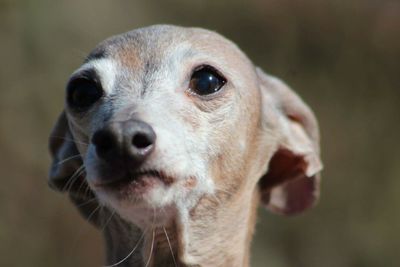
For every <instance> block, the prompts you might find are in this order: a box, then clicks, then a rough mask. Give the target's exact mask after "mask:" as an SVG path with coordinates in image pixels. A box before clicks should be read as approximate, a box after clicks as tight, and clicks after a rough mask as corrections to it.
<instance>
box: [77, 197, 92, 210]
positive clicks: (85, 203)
mask: <svg viewBox="0 0 400 267" xmlns="http://www.w3.org/2000/svg"><path fill="white" fill-rule="evenodd" d="M95 200H97V198H95V197H94V198H91V199H89V200H88V201H85V202H83V203H81V204H79V205H76V207H77V208H79V207H82V206H85V205H87V204H89V203H92V202H93V201H95Z"/></svg>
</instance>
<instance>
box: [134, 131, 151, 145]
mask: <svg viewBox="0 0 400 267" xmlns="http://www.w3.org/2000/svg"><path fill="white" fill-rule="evenodd" d="M152 144H153V142H152V140H151V138H149V137H148V136H147V135H146V134H143V133H138V134H136V135H135V136H134V137H133V138H132V145H133V146H134V147H136V148H138V149H145V148H147V147H149V146H151V145H152Z"/></svg>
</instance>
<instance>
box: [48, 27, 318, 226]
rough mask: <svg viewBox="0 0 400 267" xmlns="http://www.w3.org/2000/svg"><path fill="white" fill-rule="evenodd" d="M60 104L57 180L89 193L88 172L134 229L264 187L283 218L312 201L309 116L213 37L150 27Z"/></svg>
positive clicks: (112, 53)
mask: <svg viewBox="0 0 400 267" xmlns="http://www.w3.org/2000/svg"><path fill="white" fill-rule="evenodd" d="M65 103H66V104H65V113H63V115H62V116H61V118H60V120H59V122H58V124H57V126H56V127H55V130H54V132H53V134H52V136H53V138H52V139H51V142H50V143H51V149H52V154H53V156H54V157H55V163H54V164H53V167H52V171H51V177H50V178H51V179H50V183H51V184H52V185H53V187H56V188H58V189H59V190H69V191H71V194H77V195H80V196H82V197H83V196H84V195H83V192H79V191H80V190H81V188H79V187H81V186H74V185H73V184H74V183H75V181H73V180H74V179H75V180H77V179H76V178H77V177H79V176H80V174H81V173H80V171H81V170H84V171H85V174H86V175H83V176H81V179H83V180H81V183H85V184H86V183H87V185H88V187H89V189H90V192H91V193H92V194H94V196H95V197H96V198H97V199H98V201H99V202H100V203H101V204H103V205H105V206H108V207H110V208H111V209H113V210H116V211H117V212H118V214H119V215H121V216H122V217H123V218H125V219H126V220H128V221H131V222H133V223H135V224H137V225H139V226H141V225H143V226H144V225H146V224H147V223H148V222H149V221H152V220H153V219H154V218H153V215H154V214H153V210H154V209H158V208H160V209H162V210H163V211H164V212H163V213H159V214H160V217H159V218H158V219H157V222H158V223H160V224H163V223H164V221H165V220H169V219H170V218H171V217H172V216H174V214H176V213H177V212H180V213H182V212H185V211H186V212H188V211H189V210H191V209H193V208H194V207H195V206H196V205H197V204H198V202H199V199H200V198H202V197H205V196H206V197H207V196H210V197H215V196H216V195H217V193H218V192H229V195H230V197H229V198H232V197H235V196H239V195H243V194H247V193H248V194H250V195H251V194H252V193H253V191H254V190H260V191H261V193H262V200H263V202H264V204H265V205H267V206H269V207H270V208H271V209H272V210H275V211H278V212H283V213H292V212H297V211H300V210H303V209H304V208H306V207H308V206H310V205H311V204H312V203H313V202H314V200H315V199H316V197H317V195H316V192H317V189H318V178H317V176H316V174H317V173H318V172H319V171H320V169H321V164H320V161H319V156H318V154H319V151H318V131H317V126H316V122H315V119H314V117H313V116H312V113H311V112H310V110H309V109H308V108H307V107H306V106H305V105H304V104H303V103H302V102H301V100H300V99H299V98H298V97H297V96H296V95H294V94H293V93H292V92H291V91H290V89H288V88H287V87H285V85H284V84H282V83H280V82H279V81H278V80H276V79H275V78H272V77H270V76H267V75H265V74H264V73H263V72H262V71H260V70H257V69H256V68H255V67H254V66H253V64H252V63H251V62H250V61H249V60H248V58H247V57H246V56H245V55H244V54H243V53H242V52H241V51H240V50H239V49H238V48H237V47H236V46H235V45H234V44H233V43H232V42H230V41H228V40H226V39H225V38H223V37H221V36H220V35H218V34H216V33H213V32H209V31H206V30H201V29H193V28H191V29H187V28H178V27H172V26H153V27H149V28H144V29H139V30H136V31H132V32H129V33H127V34H123V35H119V36H116V37H112V38H110V39H108V40H106V41H104V42H103V43H101V44H100V45H99V46H98V47H97V48H96V49H95V50H94V51H93V52H92V53H91V54H90V55H89V57H88V58H87V60H86V62H85V63H84V64H83V65H82V66H81V67H80V68H79V69H78V70H76V71H75V72H74V73H73V74H72V76H71V78H70V80H69V82H68V84H67V89H66V101H65ZM60 136H61V137H63V139H61V140H59V139H58V140H57V137H60ZM69 139H73V140H74V142H70V141H69ZM75 154H76V155H80V156H76V157H75V158H70V159H69V160H67V161H65V162H62V163H61V164H58V161H61V160H66V159H67V158H68V157H72V156H75ZM271 159H272V160H271ZM80 164H82V167H81V166H80ZM80 167H81V168H80ZM268 167H269V168H268ZM79 168H80V169H79ZM268 170H269V171H268ZM74 173H75V175H74ZM84 176H85V177H84ZM260 179H261V180H260ZM78 184H79V183H78ZM84 187H85V186H84ZM72 191H73V192H72ZM292 195H293V196H296V200H295V201H294V200H293V199H291V196H292ZM227 201H229V200H227Z"/></svg>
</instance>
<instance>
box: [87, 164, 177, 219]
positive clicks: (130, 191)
mask: <svg viewBox="0 0 400 267" xmlns="http://www.w3.org/2000/svg"><path fill="white" fill-rule="evenodd" d="M176 184H177V183H176V182H175V179H174V178H173V177H170V176H167V175H165V173H162V172H158V171H145V172H140V173H136V174H133V175H131V176H127V177H122V178H121V179H117V180H115V179H114V182H108V183H92V184H91V188H92V189H93V191H94V192H95V194H96V196H97V197H98V199H99V200H100V202H101V203H102V204H103V205H106V206H108V207H110V208H111V209H112V210H115V211H116V212H117V213H118V214H119V215H120V216H121V217H122V218H124V219H126V220H127V221H130V222H133V223H135V224H137V225H147V224H148V223H149V222H152V221H154V220H155V221H156V222H157V223H161V224H164V223H165V222H166V221H168V220H169V219H168V218H171V216H172V214H173V213H174V210H175V209H174V205H173V204H174V196H175V194H174V192H175V190H176V188H174V187H176ZM160 210H162V212H158V211H160ZM154 216H157V218H154ZM161 217H162V218H161Z"/></svg>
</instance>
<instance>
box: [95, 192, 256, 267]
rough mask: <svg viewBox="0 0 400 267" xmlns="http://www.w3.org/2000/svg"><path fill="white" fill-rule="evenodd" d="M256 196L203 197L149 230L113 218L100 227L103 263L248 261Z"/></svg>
mask: <svg viewBox="0 0 400 267" xmlns="http://www.w3.org/2000/svg"><path fill="white" fill-rule="evenodd" d="M258 199H259V196H258V193H253V194H246V195H242V196H241V197H236V196H235V197H234V198H233V196H231V195H229V194H227V193H223V192H221V193H219V194H218V195H217V196H213V197H203V198H201V199H200V201H199V202H198V205H196V207H195V208H193V209H192V210H191V211H190V213H189V214H188V215H189V219H188V218H180V217H181V216H177V218H174V220H173V221H171V222H170V224H169V225H166V226H164V227H156V228H154V229H150V230H147V231H141V230H140V229H139V228H138V227H136V226H134V225H132V224H129V223H126V222H124V221H123V220H122V219H120V218H118V219H113V220H111V221H110V222H109V223H108V225H107V226H106V228H105V230H104V235H105V239H106V251H107V264H108V265H113V264H115V263H118V262H120V261H122V260H123V261H122V262H121V263H120V264H119V265H118V266H127V267H128V266H142V267H144V266H146V267H150V266H153V267H155V266H164V267H168V266H216V267H218V266H221V267H224V266H232V267H235V266H237V267H243V266H244V267H246V266H248V265H249V251H250V241H251V237H252V234H253V229H254V225H255V217H256V209H257V204H258ZM102 217H103V218H107V217H109V216H102ZM135 248H136V249H135ZM134 249H135V250H134ZM133 250H134V251H133ZM132 251H133V252H132ZM128 256H129V257H128Z"/></svg>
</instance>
